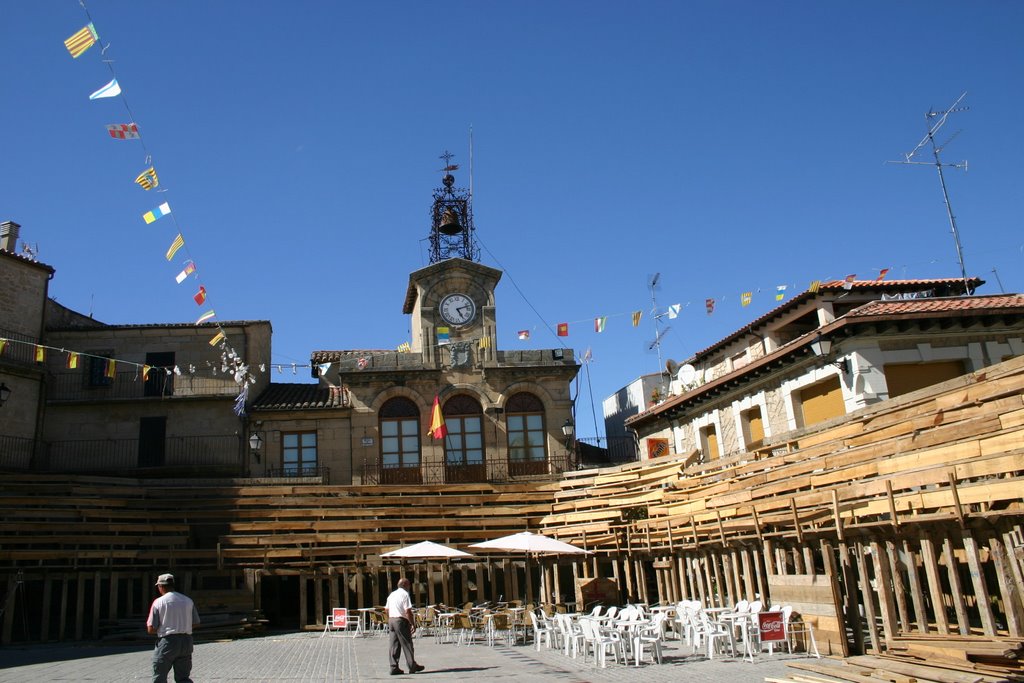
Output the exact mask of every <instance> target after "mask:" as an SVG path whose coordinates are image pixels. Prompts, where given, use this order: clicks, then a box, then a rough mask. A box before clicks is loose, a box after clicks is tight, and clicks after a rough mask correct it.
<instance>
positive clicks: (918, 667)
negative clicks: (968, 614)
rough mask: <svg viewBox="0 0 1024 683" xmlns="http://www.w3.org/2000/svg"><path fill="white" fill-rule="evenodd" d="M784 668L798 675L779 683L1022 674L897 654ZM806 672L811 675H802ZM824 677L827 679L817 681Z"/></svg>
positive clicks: (1015, 677) (1002, 680)
mask: <svg viewBox="0 0 1024 683" xmlns="http://www.w3.org/2000/svg"><path fill="white" fill-rule="evenodd" d="M788 666H789V667H790V668H792V669H798V670H800V672H801V673H796V674H791V675H790V676H789V678H787V679H775V680H777V681H779V682H780V683H781V682H782V681H788V682H792V683H833V682H834V681H836V680H839V681H891V682H892V683H1018V682H1020V681H1024V673H1022V672H1021V671H1019V670H1017V669H1011V668H1006V667H998V666H981V665H976V664H975V665H972V664H969V663H956V662H947V661H943V660H936V659H935V658H934V657H933V658H930V659H928V660H914V659H908V658H905V657H900V656H898V655H892V654H885V655H880V656H867V655H861V656H857V657H848V658H847V659H844V660H843V662H842V664H841V665H840V666H829V665H823V664H816V663H811V662H789V664H788ZM804 671H810V672H812V673H813V674H814V675H813V676H812V675H808V674H804V673H802V672H804ZM819 676H824V677H828V678H819Z"/></svg>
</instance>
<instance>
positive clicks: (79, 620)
mask: <svg viewBox="0 0 1024 683" xmlns="http://www.w3.org/2000/svg"><path fill="white" fill-rule="evenodd" d="M77 592H78V600H77V603H76V604H75V640H81V639H82V637H83V636H84V635H85V572H79V573H78V590H77Z"/></svg>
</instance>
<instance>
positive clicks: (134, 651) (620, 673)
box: [0, 632, 838, 683]
mask: <svg viewBox="0 0 1024 683" xmlns="http://www.w3.org/2000/svg"><path fill="white" fill-rule="evenodd" d="M151 652H152V648H151V647H148V646H147V647H143V646H137V647H112V646H81V647H71V646H65V645H61V646H50V645H37V646H31V647H24V648H19V647H5V648H2V649H0V667H2V668H0V682H2V683H8V682H10V683H15V682H17V683H41V682H43V681H105V682H110V683H115V682H120V681H148V680H150V678H151V674H150V655H151ZM416 658H417V660H419V662H420V663H421V664H424V665H425V666H426V667H427V669H426V671H424V672H423V673H422V674H418V675H417V677H416V678H417V680H419V679H423V681H481V680H484V679H486V680H488V681H500V680H508V681H524V682H526V683H532V682H535V681H537V682H539V681H570V682H581V683H582V682H594V683H597V682H600V681H636V680H644V681H645V683H659V682H663V681H664V682H667V681H680V680H686V681H687V682H688V683H689V682H697V683H700V682H703V681H736V682H737V683H755V682H756V683H761V682H762V681H764V679H765V678H766V677H775V678H781V677H785V676H786V675H787V674H788V673H790V672H791V671H793V670H791V669H789V668H788V667H787V666H786V662H787V661H796V660H803V661H811V660H808V659H807V658H805V657H803V656H798V655H780V654H775V655H772V656H768V655H764V656H761V657H760V658H758V659H757V660H756V661H755V662H753V663H751V662H747V661H743V660H741V659H732V658H724V659H715V660H713V661H706V660H705V659H704V658H703V657H701V656H698V655H694V654H692V652H691V650H690V649H689V648H688V647H686V646H685V645H683V644H681V643H679V642H677V641H669V642H668V643H667V644H666V647H665V650H664V663H663V664H661V665H657V664H644V665H643V666H642V667H641V668H640V669H637V668H635V667H632V666H624V665H622V664H611V663H609V665H608V668H606V669H597V668H595V667H594V666H593V664H592V663H591V662H590V661H587V662H583V661H582V660H580V659H575V660H574V659H572V658H571V657H566V656H564V655H563V654H562V653H561V652H559V651H556V650H548V649H542V650H541V651H540V652H537V651H536V649H534V647H533V645H516V646H512V647H509V646H498V647H493V648H492V647H488V646H487V645H484V644H473V645H464V646H457V645H453V644H439V643H436V642H434V639H433V638H431V637H429V636H426V637H422V638H417V639H416ZM813 661H816V662H817V663H821V664H833V665H834V664H837V663H838V662H836V661H834V660H829V659H824V658H823V659H820V660H813ZM402 666H403V667H404V666H405V662H404V660H403V661H402ZM409 677H410V674H406V675H405V676H402V677H398V676H391V675H390V672H389V669H388V663H387V638H356V639H353V638H349V637H341V636H331V637H326V638H321V637H320V634H319V633H313V632H305V633H282V634H274V635H266V636H261V637H258V638H247V639H243V640H234V641H222V642H211V643H199V644H197V645H196V650H195V657H194V669H193V679H194V680H195V681H196V683H206V682H220V681H267V682H271V681H310V682H312V681H379V680H389V681H395V680H402V679H407V678H409Z"/></svg>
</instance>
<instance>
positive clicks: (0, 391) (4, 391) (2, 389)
mask: <svg viewBox="0 0 1024 683" xmlns="http://www.w3.org/2000/svg"><path fill="white" fill-rule="evenodd" d="M10 397H11V388H10V387H9V386H7V385H6V384H3V383H0V406H3V404H5V403H7V399H9V398H10Z"/></svg>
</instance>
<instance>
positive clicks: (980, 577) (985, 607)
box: [963, 529, 996, 636]
mask: <svg viewBox="0 0 1024 683" xmlns="http://www.w3.org/2000/svg"><path fill="white" fill-rule="evenodd" d="M963 533H964V555H965V556H966V557H967V567H968V569H970V570H971V583H972V584H973V585H974V602H975V604H976V605H977V607H978V612H979V613H980V614H981V626H982V628H983V629H984V630H985V635H986V636H994V635H996V619H995V615H994V614H993V613H992V600H991V597H990V596H989V592H988V585H987V584H986V582H985V574H984V570H983V569H982V567H981V557H980V556H979V553H978V544H977V542H976V541H975V540H974V534H973V533H972V532H971V530H970V529H964V532H963Z"/></svg>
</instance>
